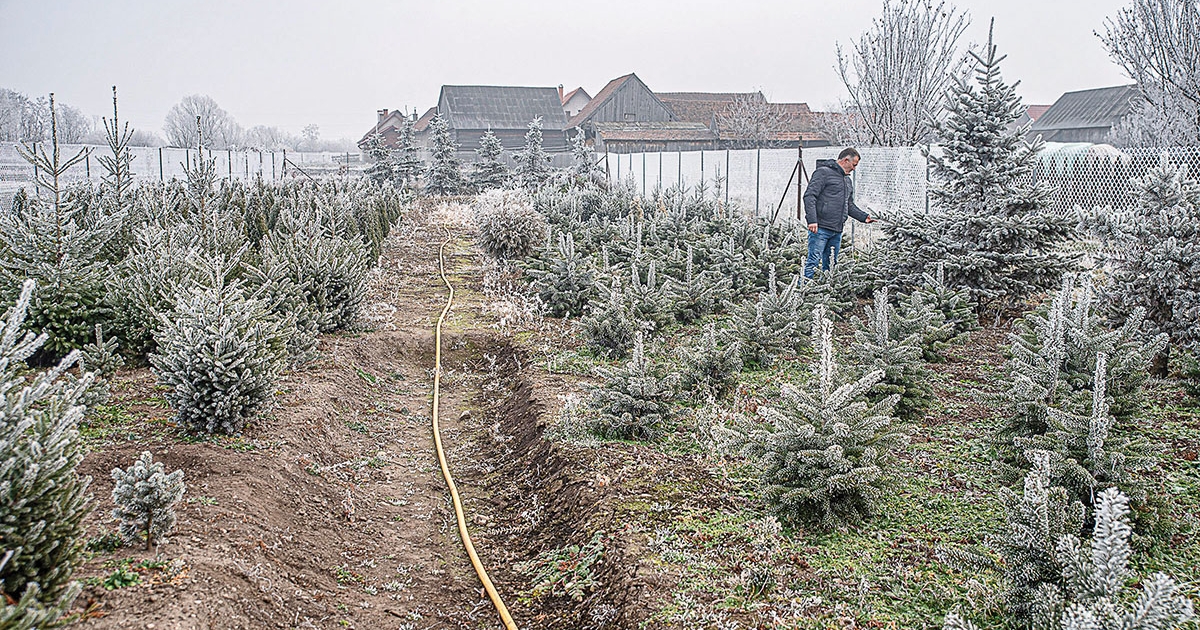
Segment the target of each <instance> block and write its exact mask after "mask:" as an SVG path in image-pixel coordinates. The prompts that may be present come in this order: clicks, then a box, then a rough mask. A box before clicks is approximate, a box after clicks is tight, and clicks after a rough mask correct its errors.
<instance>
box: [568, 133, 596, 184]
mask: <svg viewBox="0 0 1200 630" xmlns="http://www.w3.org/2000/svg"><path fill="white" fill-rule="evenodd" d="M571 157H573V158H574V159H575V165H574V167H573V168H572V169H571V172H572V174H574V175H575V177H577V178H579V179H580V180H582V181H591V180H592V179H593V178H594V177H595V176H596V175H603V173H599V170H600V169H599V167H598V166H597V165H596V152H595V150H593V149H592V147H591V145H589V144H588V143H587V141H586V140H585V139H584V134H583V129H582V128H580V129H577V130H576V132H575V136H574V137H573V138H571Z"/></svg>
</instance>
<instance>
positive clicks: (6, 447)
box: [0, 280, 91, 618]
mask: <svg viewBox="0 0 1200 630" xmlns="http://www.w3.org/2000/svg"><path fill="white" fill-rule="evenodd" d="M33 294H34V282H33V281H32V280H27V281H25V283H24V284H23V286H22V289H21V293H20V295H19V296H18V298H17V300H16V304H15V305H14V306H13V307H12V308H11V309H9V311H8V313H7V315H6V316H5V318H4V320H3V321H0V404H3V409H0V553H3V554H4V557H5V561H4V562H2V563H0V591H2V592H3V595H4V596H6V597H12V598H14V599H16V598H21V601H22V602H26V603H27V604H28V603H30V602H29V601H28V600H26V598H25V597H24V595H28V594H29V593H30V591H29V590H27V589H30V588H31V587H32V588H33V589H34V590H33V591H32V592H33V593H34V597H36V599H37V601H38V602H39V603H40V604H43V605H46V606H50V607H54V606H56V605H57V604H58V603H59V598H60V597H63V596H65V594H67V593H68V590H67V589H68V580H70V578H71V573H72V572H73V571H74V570H75V567H76V566H78V565H79V564H80V563H81V561H82V552H83V547H82V545H81V544H80V541H81V540H82V538H83V534H84V526H83V519H84V517H85V516H86V515H87V513H88V501H89V497H88V494H87V488H88V484H89V482H90V481H91V479H90V478H87V477H80V476H79V474H78V473H77V472H76V469H77V468H78V466H79V463H80V462H82V461H83V457H84V448H83V444H82V442H81V441H80V438H79V431H78V430H77V428H76V427H77V426H78V425H79V421H80V420H81V419H82V418H83V413H84V408H83V406H82V405H81V404H80V401H81V400H82V398H83V396H84V395H85V393H86V391H87V389H88V387H89V386H90V385H91V376H90V375H84V377H83V378H81V379H79V380H76V381H68V380H67V379H66V378H65V375H66V371H67V370H68V369H69V368H71V367H72V366H73V365H74V364H75V361H76V360H77V359H78V356H79V355H78V352H72V353H70V354H68V355H67V356H66V358H64V359H63V360H62V361H61V362H59V363H58V365H57V366H55V367H54V368H51V369H49V370H46V371H41V372H37V373H35V374H34V375H33V376H32V377H27V376H22V375H21V374H22V373H23V372H24V371H25V369H26V368H27V365H26V363H25V361H26V359H28V358H29V357H30V356H32V355H33V354H34V353H35V352H37V351H38V349H39V347H40V346H41V345H42V344H43V343H45V342H46V339H47V335H46V333H42V334H40V335H37V336H34V334H33V333H31V332H28V331H27V330H26V328H25V316H26V312H27V311H28V308H29V304H30V302H31V300H32V298H33ZM9 552H11V555H10V554H9ZM18 606H21V607H20V608H19V609H17V610H15V611H14V610H11V609H8V608H6V609H5V611H4V613H3V614H5V615H9V614H12V615H13V616H14V617H16V618H20V617H21V616H22V615H24V613H23V612H22V611H32V612H31V614H32V613H36V610H34V609H33V608H30V607H29V606H22V605H21V604H18Z"/></svg>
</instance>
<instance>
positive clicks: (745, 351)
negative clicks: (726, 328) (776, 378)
mask: <svg viewBox="0 0 1200 630" xmlns="http://www.w3.org/2000/svg"><path fill="white" fill-rule="evenodd" d="M799 286H800V280H799V278H798V277H793V278H792V282H791V283H790V284H788V286H787V287H785V288H784V289H783V290H782V291H781V290H779V286H778V282H777V280H776V278H775V265H774V264H772V265H770V266H769V271H768V276H767V290H766V291H765V292H763V293H760V294H759V296H758V300H757V301H755V302H749V301H746V302H742V304H741V306H740V307H733V306H732V305H730V306H729V308H730V310H732V311H733V327H734V330H735V331H736V333H737V338H738V340H739V341H740V342H741V346H742V356H743V358H744V359H745V360H746V362H747V363H751V364H754V365H758V366H761V367H768V366H770V365H771V364H772V363H774V361H775V359H777V358H779V357H780V356H782V355H783V354H785V353H787V352H790V351H794V350H795V349H796V348H798V347H800V345H801V344H802V343H803V341H804V333H803V332H802V331H801V329H800V325H799V322H800V318H801V317H802V308H803V301H802V294H801V292H800V290H799Z"/></svg>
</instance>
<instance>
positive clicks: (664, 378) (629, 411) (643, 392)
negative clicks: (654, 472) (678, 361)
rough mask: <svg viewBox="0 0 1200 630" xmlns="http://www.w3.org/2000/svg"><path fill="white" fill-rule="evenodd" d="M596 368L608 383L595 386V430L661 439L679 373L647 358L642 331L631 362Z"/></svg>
mask: <svg viewBox="0 0 1200 630" xmlns="http://www.w3.org/2000/svg"><path fill="white" fill-rule="evenodd" d="M596 371H597V373H598V374H599V375H600V377H601V378H602V379H604V383H603V384H602V385H600V386H599V387H595V388H593V389H592V398H591V403H590V404H591V407H592V408H593V409H595V410H596V411H597V412H598V416H597V418H596V420H595V422H594V423H593V426H592V430H593V432H595V433H596V434H597V435H599V436H600V437H602V438H608V439H623V440H654V439H657V438H659V437H660V436H661V435H662V434H663V431H664V429H665V423H666V421H667V420H668V419H669V418H670V416H671V402H672V401H673V400H674V399H675V388H676V386H677V385H678V384H679V375H678V374H675V373H668V372H665V371H663V370H662V369H660V368H659V367H658V366H657V365H656V364H655V363H654V361H652V360H651V359H649V358H647V357H646V353H645V348H644V347H643V342H642V335H641V333H638V334H637V338H636V339H635V340H634V344H633V356H632V357H631V358H630V360H629V362H628V363H626V364H625V365H623V366H620V367H618V368H613V369H605V368H596Z"/></svg>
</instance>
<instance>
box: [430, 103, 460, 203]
mask: <svg viewBox="0 0 1200 630" xmlns="http://www.w3.org/2000/svg"><path fill="white" fill-rule="evenodd" d="M429 153H430V155H429V159H430V162H429V170H428V171H427V172H426V173H425V191H426V192H428V193H431V194H434V195H461V194H462V193H464V192H466V188H467V181H466V178H464V177H463V172H462V161H461V160H459V159H458V143H456V142H454V138H453V136H451V133H450V123H448V122H447V121H446V119H445V118H443V117H442V115H441V114H440V113H439V114H435V115H434V116H433V120H430V121H429Z"/></svg>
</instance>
